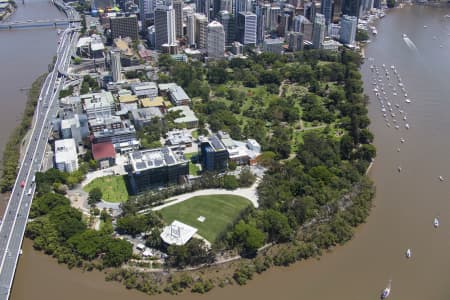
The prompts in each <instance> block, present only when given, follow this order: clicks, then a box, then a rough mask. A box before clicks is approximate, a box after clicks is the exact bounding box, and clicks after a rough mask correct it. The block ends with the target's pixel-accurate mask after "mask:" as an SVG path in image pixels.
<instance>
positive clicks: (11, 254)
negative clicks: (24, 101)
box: [0, 9, 79, 300]
mask: <svg viewBox="0 0 450 300" xmlns="http://www.w3.org/2000/svg"><path fill="white" fill-rule="evenodd" d="M68 10H69V11H71V12H69V13H68V16H69V18H72V16H73V14H74V12H73V9H68ZM78 26H79V25H78V23H72V24H70V25H69V27H68V28H67V29H66V30H64V31H63V32H61V34H60V40H59V43H58V48H57V59H56V62H55V66H54V68H53V71H51V73H49V74H48V76H47V78H46V79H45V82H44V84H43V87H42V89H41V93H40V96H39V100H38V104H37V107H36V110H35V116H34V120H33V124H32V130H31V134H30V137H29V140H28V145H27V146H26V152H25V154H24V155H23V159H22V161H21V162H20V166H19V170H18V174H17V178H16V182H15V184H14V187H13V190H12V192H11V196H10V199H9V202H8V206H7V208H6V211H5V214H4V216H3V218H2V222H1V225H0V300H7V299H8V298H9V295H10V291H11V287H12V284H13V280H14V274H15V270H16V266H17V261H18V258H19V255H20V254H21V251H22V250H21V245H22V240H23V236H24V232H25V227H26V224H27V220H28V215H29V212H30V206H31V202H32V200H33V196H34V192H35V188H36V185H35V182H34V179H35V173H36V172H38V171H40V170H41V165H42V162H43V160H44V157H45V149H46V146H47V142H48V137H49V135H50V133H51V131H52V120H53V119H54V118H55V117H56V115H57V113H58V107H59V103H58V96H59V91H60V90H61V89H62V87H63V85H64V82H65V79H66V76H65V75H64V74H67V70H68V67H69V64H70V60H71V53H72V52H73V51H74V49H75V46H76V42H77V40H78V37H79V32H78V31H79V27H78Z"/></svg>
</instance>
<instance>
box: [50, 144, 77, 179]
mask: <svg viewBox="0 0 450 300" xmlns="http://www.w3.org/2000/svg"><path fill="white" fill-rule="evenodd" d="M55 165H56V168H57V169H58V170H60V171H61V172H74V171H76V170H78V155H77V147H76V145H75V140H74V139H65V140H56V141H55Z"/></svg>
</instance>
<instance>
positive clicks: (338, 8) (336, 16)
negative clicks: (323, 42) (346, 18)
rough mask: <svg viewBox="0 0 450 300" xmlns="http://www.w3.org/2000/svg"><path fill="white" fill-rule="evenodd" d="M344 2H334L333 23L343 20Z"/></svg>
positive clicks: (339, 0)
mask: <svg viewBox="0 0 450 300" xmlns="http://www.w3.org/2000/svg"><path fill="white" fill-rule="evenodd" d="M342 2H343V0H333V17H332V22H333V23H336V22H338V21H339V20H340V18H341V13H342Z"/></svg>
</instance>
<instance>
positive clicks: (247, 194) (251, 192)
mask: <svg viewBox="0 0 450 300" xmlns="http://www.w3.org/2000/svg"><path fill="white" fill-rule="evenodd" d="M259 182H260V179H259V178H258V179H257V180H256V182H255V183H254V184H253V185H252V186H251V187H249V188H238V189H235V190H226V189H206V190H199V191H195V192H192V193H187V194H182V195H178V196H174V197H171V198H169V199H167V200H164V202H165V203H164V204H162V205H159V206H156V207H152V208H147V209H144V210H141V211H139V213H141V214H142V213H146V212H148V211H150V210H161V209H163V208H165V207H168V206H171V205H174V204H177V203H180V202H183V201H186V200H188V199H190V198H192V197H196V196H208V195H234V196H241V197H244V198H246V199H248V200H250V202H251V203H252V204H253V206H254V207H258V206H259V204H258V193H257V191H256V188H257V187H258V184H259Z"/></svg>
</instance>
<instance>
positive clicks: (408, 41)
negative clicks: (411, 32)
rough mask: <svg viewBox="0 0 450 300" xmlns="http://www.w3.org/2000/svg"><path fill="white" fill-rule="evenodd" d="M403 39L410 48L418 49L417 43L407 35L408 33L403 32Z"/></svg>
mask: <svg viewBox="0 0 450 300" xmlns="http://www.w3.org/2000/svg"><path fill="white" fill-rule="evenodd" d="M403 41H404V42H405V44H406V46H408V48H409V49H411V50H414V51H417V47H416V44H414V42H413V41H411V39H410V38H409V37H408V36H406V34H403Z"/></svg>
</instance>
